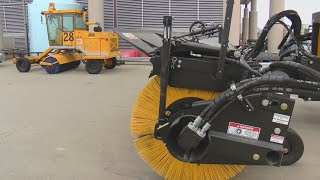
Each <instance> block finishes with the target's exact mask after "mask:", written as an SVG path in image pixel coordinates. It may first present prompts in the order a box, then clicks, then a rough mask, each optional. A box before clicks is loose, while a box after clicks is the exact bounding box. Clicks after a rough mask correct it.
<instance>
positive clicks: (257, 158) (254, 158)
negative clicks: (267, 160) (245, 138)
mask: <svg viewBox="0 0 320 180" xmlns="http://www.w3.org/2000/svg"><path fill="white" fill-rule="evenodd" d="M252 159H253V160H255V161H258V160H259V159H260V155H259V154H254V155H253V156H252Z"/></svg>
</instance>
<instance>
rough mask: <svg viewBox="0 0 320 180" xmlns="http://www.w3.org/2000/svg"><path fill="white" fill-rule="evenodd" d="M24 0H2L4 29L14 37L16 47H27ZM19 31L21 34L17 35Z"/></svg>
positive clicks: (0, 5) (0, 10)
mask: <svg viewBox="0 0 320 180" xmlns="http://www.w3.org/2000/svg"><path fill="white" fill-rule="evenodd" d="M22 2H23V1H22V0H0V13H1V16H2V31H3V33H4V34H7V35H10V36H13V37H14V41H15V47H16V48H22V49H24V48H26V44H25V34H24V33H25V24H24V16H23V4H22ZM17 33H19V35H17Z"/></svg>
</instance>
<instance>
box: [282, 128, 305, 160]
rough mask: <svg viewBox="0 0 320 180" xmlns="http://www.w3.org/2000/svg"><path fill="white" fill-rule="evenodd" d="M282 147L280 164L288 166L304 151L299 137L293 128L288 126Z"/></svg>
mask: <svg viewBox="0 0 320 180" xmlns="http://www.w3.org/2000/svg"><path fill="white" fill-rule="evenodd" d="M283 147H284V148H285V154H284V156H283V159H282V166H290V165H292V164H294V163H296V162H297V161H299V159H300V158H301V157H302V155H303V152H304V144H303V141H302V139H301V137H300V136H299V134H298V133H297V132H296V131H295V130H293V129H290V128H289V129H288V133H287V137H286V139H285V141H284V144H283Z"/></svg>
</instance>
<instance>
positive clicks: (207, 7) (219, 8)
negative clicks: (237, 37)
mask: <svg viewBox="0 0 320 180" xmlns="http://www.w3.org/2000/svg"><path fill="white" fill-rule="evenodd" d="M199 19H200V20H202V21H205V22H214V23H217V24H222V22H223V0H200V2H199Z"/></svg>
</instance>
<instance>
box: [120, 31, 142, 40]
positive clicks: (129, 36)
mask: <svg viewBox="0 0 320 180" xmlns="http://www.w3.org/2000/svg"><path fill="white" fill-rule="evenodd" d="M122 34H123V35H124V36H125V37H127V38H128V39H130V40H133V39H139V38H137V37H136V36H135V35H133V34H132V33H122Z"/></svg>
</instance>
